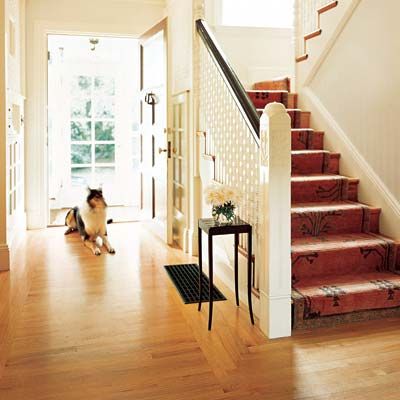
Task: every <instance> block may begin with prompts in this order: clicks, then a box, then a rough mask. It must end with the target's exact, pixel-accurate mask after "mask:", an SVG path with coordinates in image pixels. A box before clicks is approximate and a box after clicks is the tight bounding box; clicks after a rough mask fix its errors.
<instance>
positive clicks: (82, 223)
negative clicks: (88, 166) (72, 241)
mask: <svg viewBox="0 0 400 400" xmlns="http://www.w3.org/2000/svg"><path fill="white" fill-rule="evenodd" d="M88 192H89V193H88V196H87V198H86V202H85V203H84V205H83V206H82V207H74V208H72V209H71V210H69V211H68V213H67V215H66V216H65V225H66V226H68V229H67V230H66V232H65V234H66V235H68V234H69V233H71V232H74V231H76V230H77V231H79V234H80V235H81V238H82V240H83V243H84V245H85V246H86V247H88V248H89V249H90V250H92V252H93V254H95V255H96V256H99V255H100V254H101V250H100V248H99V247H98V244H97V239H98V238H100V239H101V240H102V242H103V245H104V246H105V248H106V249H107V251H108V252H109V253H111V254H114V253H115V250H114V249H113V247H112V246H111V244H110V242H109V241H108V237H107V222H110V221H107V203H106V201H105V200H104V197H103V190H102V189H101V188H99V189H90V188H88Z"/></svg>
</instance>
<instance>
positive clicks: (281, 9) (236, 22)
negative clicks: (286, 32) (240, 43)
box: [220, 0, 294, 28]
mask: <svg viewBox="0 0 400 400" xmlns="http://www.w3.org/2000/svg"><path fill="white" fill-rule="evenodd" d="M220 1H221V18H220V23H221V25H225V26H243V27H265V28H267V27H268V28H292V27H293V20H294V9H293V8H294V0H220Z"/></svg>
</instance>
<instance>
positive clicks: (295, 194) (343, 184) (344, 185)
mask: <svg viewBox="0 0 400 400" xmlns="http://www.w3.org/2000/svg"><path fill="white" fill-rule="evenodd" d="M291 186H292V203H307V202H325V201H337V200H351V201H357V187H358V182H357V181H349V180H348V179H345V178H343V179H325V180H309V181H308V180H305V181H300V182H298V181H292V184H291Z"/></svg>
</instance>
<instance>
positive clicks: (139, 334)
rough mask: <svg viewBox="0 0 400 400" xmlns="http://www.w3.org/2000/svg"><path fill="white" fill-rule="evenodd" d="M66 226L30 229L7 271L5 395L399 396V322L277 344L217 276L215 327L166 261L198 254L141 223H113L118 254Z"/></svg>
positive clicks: (2, 284)
mask: <svg viewBox="0 0 400 400" xmlns="http://www.w3.org/2000/svg"><path fill="white" fill-rule="evenodd" d="M63 231H64V230H63V229H62V228H52V229H48V230H43V231H36V232H27V234H26V235H25V236H24V237H23V238H21V244H20V246H19V248H18V251H17V252H16V254H15V256H14V257H13V259H12V272H11V273H1V274H0V363H1V364H0V372H1V375H2V378H1V379H0V399H1V400H42V399H43V400H78V399H79V400H80V399H85V400H87V399H96V400H97V399H98V400H113V399H115V400H120V399H139V400H142V399H143V400H148V399H160V400H163V399H171V400H180V399H185V400H186V399H215V400H225V399H226V400H233V399H250V398H251V399H256V400H259V399H271V400H275V399H276V400H288V399H307V400H312V399H314V400H316V399H321V400H325V399H334V400H335V399H360V400H361V399H363V400H364V399H377V398H382V399H385V400H386V399H396V400H398V399H399V398H400V395H399V385H398V382H399V378H400V335H399V334H398V332H399V328H400V321H399V320H398V319H392V320H385V321H379V322H376V321H375V322H368V323H366V322H364V323H361V324H353V325H351V326H341V327H337V328H335V329H329V330H328V329H319V330H314V331H312V332H311V331H310V332H306V331H305V332H296V333H295V334H294V336H293V337H291V338H287V339H279V340H274V341H269V340H267V339H266V338H265V337H264V336H263V334H262V333H261V332H260V331H259V329H258V328H257V327H256V326H255V327H253V326H251V325H250V323H249V320H248V314H247V310H246V308H245V307H244V306H242V307H241V308H239V309H237V308H236V307H235V305H234V300H233V296H232V293H230V292H229V291H228V290H227V288H225V287H224V286H223V285H222V284H221V283H220V282H217V284H218V286H219V287H220V288H221V289H222V290H223V292H224V294H225V295H227V297H228V298H229V300H228V301H226V302H217V303H214V306H215V316H214V321H213V330H212V331H211V332H208V331H207V308H206V307H204V310H203V311H202V312H201V313H198V312H197V309H196V305H184V304H183V303H182V301H181V299H180V297H179V295H178V294H177V292H176V290H175V288H174V287H173V285H172V284H171V282H170V281H169V278H168V277H167V275H166V273H165V271H164V268H163V265H164V264H167V263H179V262H187V261H193V259H192V258H190V257H188V256H186V255H184V254H183V253H181V252H180V251H179V250H177V249H173V248H169V247H167V246H165V245H164V244H163V243H161V241H159V240H158V239H157V238H155V237H154V236H153V235H152V234H151V233H150V232H149V231H148V230H147V229H146V226H145V224H142V223H133V224H113V225H111V226H110V228H109V235H110V239H111V241H112V243H113V245H114V247H115V248H116V250H117V254H116V255H115V256H112V255H109V254H103V255H102V256H101V257H95V256H93V255H92V254H91V253H89V251H88V249H86V248H84V247H83V245H82V243H81V241H80V240H79V238H78V237H77V236H74V235H70V236H67V237H64V235H63ZM4 363H6V366H5V368H4V369H3V368H2V366H3V365H4Z"/></svg>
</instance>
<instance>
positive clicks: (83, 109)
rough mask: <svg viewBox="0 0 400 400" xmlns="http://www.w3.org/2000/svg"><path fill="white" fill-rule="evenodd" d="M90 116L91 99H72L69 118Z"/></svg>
mask: <svg viewBox="0 0 400 400" xmlns="http://www.w3.org/2000/svg"><path fill="white" fill-rule="evenodd" d="M91 116H92V101H91V100H90V99H78V98H75V99H73V100H72V104H71V118H91Z"/></svg>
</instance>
